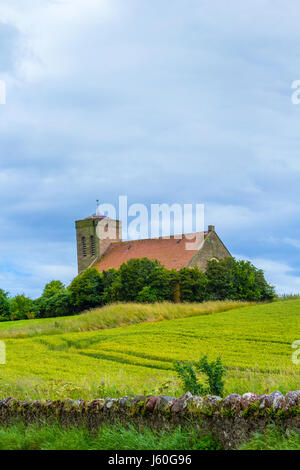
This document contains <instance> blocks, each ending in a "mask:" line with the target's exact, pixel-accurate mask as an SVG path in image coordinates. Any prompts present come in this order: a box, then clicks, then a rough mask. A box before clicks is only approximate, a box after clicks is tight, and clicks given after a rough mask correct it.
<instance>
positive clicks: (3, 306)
mask: <svg viewBox="0 0 300 470" xmlns="http://www.w3.org/2000/svg"><path fill="white" fill-rule="evenodd" d="M10 313H11V312H10V303H9V298H8V292H5V291H4V290H2V289H0V321H8V320H10Z"/></svg>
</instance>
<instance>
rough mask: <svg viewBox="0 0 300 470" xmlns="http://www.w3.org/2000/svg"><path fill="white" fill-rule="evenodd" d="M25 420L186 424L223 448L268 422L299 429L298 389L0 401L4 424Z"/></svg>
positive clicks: (0, 419)
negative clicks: (210, 436) (263, 392)
mask: <svg viewBox="0 0 300 470" xmlns="http://www.w3.org/2000/svg"><path fill="white" fill-rule="evenodd" d="M16 420H22V421H24V422H25V423H26V424H29V423H33V422H43V423H45V422H48V423H51V422H53V421H59V422H60V423H61V424H62V425H64V426H68V425H82V424H85V425H87V426H88V427H89V428H90V429H95V428H97V427H99V426H101V424H103V423H114V422H122V423H124V424H125V423H133V424H136V425H144V424H146V425H148V426H151V427H157V428H159V429H160V428H161V427H163V426H178V425H187V426H191V427H195V426H196V427H197V428H199V429H203V430H204V431H210V432H213V433H214V434H215V435H216V436H217V437H218V438H219V440H220V441H221V443H222V445H223V448H225V449H231V448H235V447H236V446H237V445H239V444H240V443H241V442H242V441H244V440H246V439H249V437H250V436H251V434H252V433H253V432H257V431H258V432H262V431H263V430H264V429H265V428H266V426H267V425H268V424H271V423H276V424H278V425H280V426H283V427H284V428H292V429H300V390H297V391H294V392H288V393H287V394H286V395H285V396H284V395H282V393H281V392H273V393H271V394H269V395H257V394H255V393H246V394H244V395H242V396H241V395H238V394H232V395H229V396H227V397H226V398H223V399H222V398H220V397H217V396H211V395H209V396H206V397H198V396H193V395H191V394H190V393H186V394H185V395H183V396H182V397H180V398H173V397H168V396H142V395H141V396H135V397H134V396H128V397H124V398H118V399H116V398H106V399H97V400H93V401H84V400H70V399H67V400H63V401H51V400H35V401H34V400H32V401H19V400H16V399H13V398H6V399H4V400H0V426H3V425H7V424H9V423H12V422H15V421H16Z"/></svg>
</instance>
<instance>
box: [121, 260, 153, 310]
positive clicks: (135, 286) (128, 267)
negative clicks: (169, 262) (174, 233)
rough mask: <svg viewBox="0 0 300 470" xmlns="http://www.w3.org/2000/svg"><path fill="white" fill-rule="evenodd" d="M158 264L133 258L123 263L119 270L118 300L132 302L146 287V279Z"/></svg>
mask: <svg viewBox="0 0 300 470" xmlns="http://www.w3.org/2000/svg"><path fill="white" fill-rule="evenodd" d="M157 266H160V263H159V262H158V261H156V260H150V259H148V258H134V259H131V260H129V261H128V263H126V264H125V263H123V264H122V265H121V267H120V269H119V277H118V292H117V296H118V300H121V301H125V302H134V301H135V300H136V299H137V296H138V294H139V292H140V291H141V290H142V289H143V287H145V286H147V285H148V281H147V279H148V277H149V275H150V274H151V273H152V272H153V271H154V270H155V268H156V267H157Z"/></svg>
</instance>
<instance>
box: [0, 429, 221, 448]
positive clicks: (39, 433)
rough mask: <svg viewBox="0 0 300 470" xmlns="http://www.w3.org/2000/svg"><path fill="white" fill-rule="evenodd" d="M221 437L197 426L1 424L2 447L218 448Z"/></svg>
mask: <svg viewBox="0 0 300 470" xmlns="http://www.w3.org/2000/svg"><path fill="white" fill-rule="evenodd" d="M219 448H220V444H219V443H218V441H217V440H216V439H215V438H214V437H213V436H212V435H210V434H206V435H204V434H202V433H201V431H197V430H196V429H187V428H181V427H177V428H172V429H166V430H161V431H156V430H153V429H150V428H148V427H141V428H139V429H138V428H136V427H134V426H132V425H128V426H126V427H124V425H123V426H121V425H104V426H103V427H101V428H99V430H98V431H97V432H91V431H88V430H87V429H86V428H85V427H81V428H76V427H69V428H62V427H61V426H59V425H55V424H54V425H45V426H38V425H29V426H26V425H24V424H22V423H19V424H15V425H11V426H7V427H2V428H0V450H217V449H219Z"/></svg>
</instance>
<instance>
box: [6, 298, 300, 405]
mask: <svg viewBox="0 0 300 470" xmlns="http://www.w3.org/2000/svg"><path fill="white" fill-rule="evenodd" d="M297 339H300V300H290V301H283V302H274V303H272V304H264V305H254V306H249V307H243V308H237V309H234V310H229V311H226V312H220V313H218V314H213V315H198V316H192V317H187V318H179V319H175V320H168V321H160V322H157V323H156V322H154V323H151V322H148V323H142V324H137V325H133V326H126V327H120V328H113V329H106V330H97V331H88V332H73V333H64V334H53V335H50V334H48V335H41V336H33V337H27V338H14V339H11V338H9V339H6V340H5V342H6V346H7V364H6V365H3V366H0V367H1V380H0V393H1V396H2V397H3V396H11V395H13V396H16V397H19V398H25V397H30V398H36V397H44V398H46V397H49V398H65V397H71V398H94V397H99V396H104V395H111V396H113V395H119V396H120V395H124V394H129V393H135V394H139V393H169V394H171V395H172V394H175V395H178V394H179V393H181V390H179V388H178V387H179V384H178V383H177V379H176V377H175V375H174V372H173V361H174V360H177V359H184V360H195V359H197V358H198V357H199V356H201V355H202V354H208V355H209V357H211V358H215V357H217V356H221V357H222V360H223V362H224V363H225V364H226V366H227V367H228V368H229V371H228V372H229V373H228V376H227V378H226V392H227V393H233V392H238V393H244V392H247V391H256V392H264V391H266V390H267V389H269V390H270V391H273V390H281V391H282V392H284V393H285V392H286V391H288V390H291V389H299V371H300V366H297V365H295V364H293V362H292V360H291V356H292V352H293V349H292V348H291V344H292V343H293V341H295V340H297ZM101 382H105V384H103V383H102V384H101Z"/></svg>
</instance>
